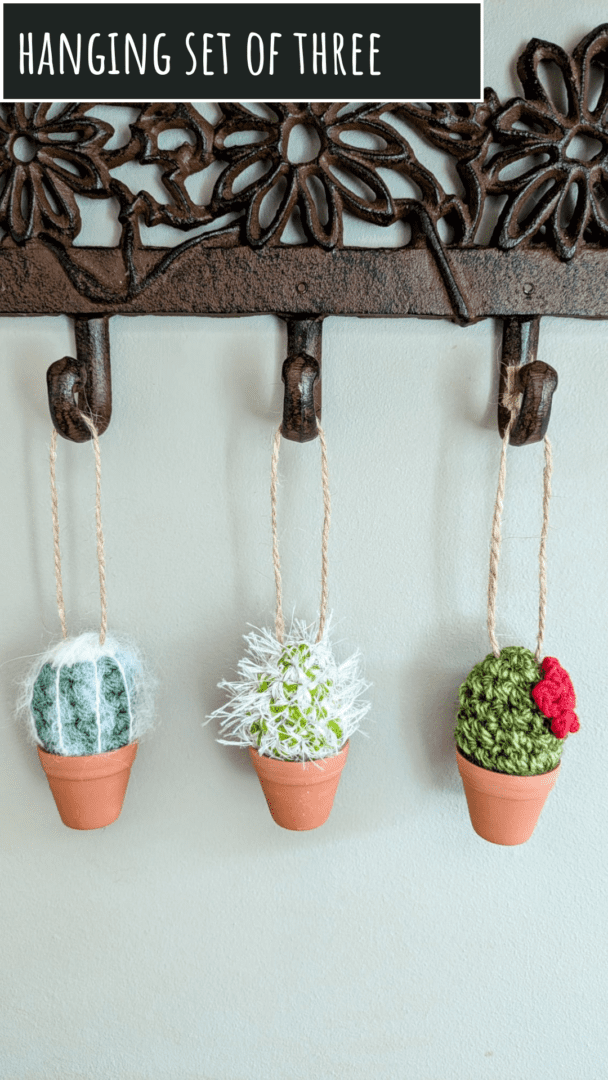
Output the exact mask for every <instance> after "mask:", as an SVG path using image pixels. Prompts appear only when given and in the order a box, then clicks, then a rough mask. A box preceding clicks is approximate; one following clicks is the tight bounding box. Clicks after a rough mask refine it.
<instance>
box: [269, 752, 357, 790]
mask: <svg viewBox="0 0 608 1080" xmlns="http://www.w3.org/2000/svg"><path fill="white" fill-rule="evenodd" d="M348 746H349V743H348V741H347V742H345V744H344V746H343V747H342V749H341V750H340V751H339V752H338V753H337V754H329V755H328V756H327V757H324V758H316V759H315V761H283V760H282V759H281V758H272V757H266V755H265V754H260V753H258V750H257V747H255V746H249V747H248V750H249V755H250V757H251V761H252V763H253V766H254V768H255V770H256V772H257V773H258V774H261V775H263V776H264V778H265V779H268V780H270V781H274V782H275V783H279V784H306V785H308V786H310V784H321V783H324V782H325V781H327V779H328V777H329V776H331V775H333V774H334V773H336V772H340V771H341V769H342V768H343V766H344V763H345V761H346V758H347V755H348Z"/></svg>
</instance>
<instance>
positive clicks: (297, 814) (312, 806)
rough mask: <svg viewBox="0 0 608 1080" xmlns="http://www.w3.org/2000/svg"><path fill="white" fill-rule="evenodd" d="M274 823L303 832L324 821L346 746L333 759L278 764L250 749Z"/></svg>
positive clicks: (346, 749) (328, 813)
mask: <svg viewBox="0 0 608 1080" xmlns="http://www.w3.org/2000/svg"><path fill="white" fill-rule="evenodd" d="M249 754H250V757H251V761H252V763H253V766H254V768H255V771H256V772H257V774H258V779H259V781H260V784H261V785H262V790H263V792H264V795H265V796H266V802H267V803H268V809H269V810H270V813H271V815H272V818H273V820H274V821H275V822H276V823H277V825H280V826H281V828H282V829H291V830H293V831H294V832H305V831H307V830H309V829H318V828H319V826H320V825H323V823H324V822H325V821H327V819H328V817H329V815H330V813H331V808H332V806H333V802H334V796H335V794H336V791H337V789H338V784H339V782H340V775H341V773H342V769H343V768H344V765H345V762H346V758H347V755H348V743H346V745H345V746H344V748H343V749H342V750H341V751H340V753H339V754H334V755H333V756H332V757H328V758H321V759H320V760H319V761H317V762H316V763H315V762H312V761H306V762H302V761H280V760H279V759H278V758H268V757H262V756H260V754H258V752H257V750H256V749H255V748H254V747H252V746H250V747H249Z"/></svg>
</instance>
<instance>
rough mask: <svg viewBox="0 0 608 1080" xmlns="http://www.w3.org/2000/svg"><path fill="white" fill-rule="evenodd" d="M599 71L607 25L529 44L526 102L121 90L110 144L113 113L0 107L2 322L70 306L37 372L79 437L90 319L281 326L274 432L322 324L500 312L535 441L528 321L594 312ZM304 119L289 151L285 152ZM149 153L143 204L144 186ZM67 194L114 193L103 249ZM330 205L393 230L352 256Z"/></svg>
mask: <svg viewBox="0 0 608 1080" xmlns="http://www.w3.org/2000/svg"><path fill="white" fill-rule="evenodd" d="M543 63H549V64H551V65H552V67H553V72H554V78H553V79H552V83H551V85H552V90H548V89H547V87H546V85H545V79H544V76H542V70H543V69H542V65H543ZM607 65H608V24H604V25H602V26H600V27H598V28H597V29H595V30H593V31H592V32H591V33H590V34H588V35H587V36H586V37H585V38H584V39H583V40H582V41H581V42H580V43H579V44H578V45H577V46H576V48H575V49H574V50H573V52H572V54H568V53H566V52H565V51H564V50H563V49H562V48H561V47H560V46H558V45H554V44H552V43H550V42H546V41H540V40H537V39H534V40H533V41H531V42H530V43H529V45H528V46H527V48H526V49H525V50H524V52H523V53H522V55H521V57H520V58H519V62H518V66H517V71H518V75H519V78H520V80H521V84H522V88H523V94H522V96H521V97H517V98H513V99H511V100H509V101H507V102H506V103H505V104H501V102H500V101H499V99H498V97H497V95H496V94H495V93H494V91H493V90H491V89H487V90H486V92H485V100H484V101H483V102H482V103H480V104H462V103H458V104H449V103H434V104H430V105H425V104H402V103H395V102H372V103H366V104H364V105H361V104H359V105H354V104H344V103H342V104H341V103H318V102H311V103H290V102H283V103H279V104H277V103H273V104H272V105H267V106H256V105H248V106H245V105H240V104H225V103H223V104H221V105H219V107H218V112H217V119H216V120H215V121H214V122H211V120H209V119H208V118H206V117H205V116H203V115H202V114H201V113H200V112H199V111H197V110H196V109H195V108H194V107H193V106H192V105H190V104H187V103H169V104H167V103H160V104H159V103H156V104H155V103H138V104H137V105H136V106H135V105H134V104H133V103H132V102H129V103H128V104H127V105H126V106H125V107H126V108H128V109H131V110H133V109H135V115H134V117H133V119H132V122H131V124H130V126H129V131H128V135H127V137H126V138H125V139H124V140H123V142H122V144H121V145H117V143H119V142H120V140H119V139H118V140H117V138H116V131H115V124H113V123H112V122H111V121H110V120H108V119H107V117H108V114H109V115H110V116H111V115H112V111H113V110H114V109H115V108H117V106H115V105H112V106H110V105H105V106H101V105H100V104H99V103H97V104H95V103H69V104H67V105H65V104H64V105H63V106H59V105H57V104H56V103H51V104H49V103H46V104H44V103H43V104H38V105H29V104H19V103H15V104H10V105H5V106H3V107H2V110H1V117H0V226H1V227H2V228H3V229H4V230H5V236H4V239H3V241H2V245H1V247H0V314H5V315H52V314H68V315H71V316H73V317H74V319H75V321H76V347H77V358H76V359H75V360H73V359H70V358H64V359H63V360H61V361H59V362H58V363H57V364H54V365H53V366H52V368H51V371H50V373H49V393H50V399H51V411H52V414H53V419H54V422H55V423H56V425H57V427H58V430H59V431H60V432H61V433H62V434H63V435H65V436H66V437H67V438H71V439H74V440H76V441H83V440H85V439H87V438H88V437H89V432H88V429H86V428H85V426H84V425H83V424H82V421H81V420H79V418H78V415H77V413H78V407H84V408H86V409H88V411H89V412H90V413H91V414H92V415H94V416H96V417H97V418H98V421H99V423H100V426H101V427H105V426H107V423H108V422H109V417H110V408H111V391H110V366H109V338H108V318H109V316H111V315H115V314H120V315H148V314H155V315H182V314H187V315H218V316H222V315H223V316H230V315H256V314H268V313H274V314H276V315H278V316H279V317H280V318H282V319H284V320H286V322H287V326H288V354H289V355H288V358H287V360H286V362H285V364H284V368H283V379H284V382H285V387H286V399H285V412H284V420H283V432H284V434H285V435H286V436H287V437H288V438H294V439H297V440H301V441H306V440H307V439H310V438H314V437H315V434H316V417H317V416H318V415H319V412H320V382H321V378H320V376H321V332H322V322H323V319H324V318H325V316H327V315H357V316H361V317H363V318H373V317H398V318H403V317H407V316H414V317H420V318H445V319H451V320H452V321H453V322H455V323H458V324H461V325H467V324H469V323H472V322H475V321H477V320H479V319H485V318H489V317H498V318H501V319H502V320H503V368H504V367H505V366H506V365H515V366H520V365H524V366H523V370H522V372H521V373H520V387H519V388H520V389H521V390H522V391H523V400H522V409H521V415H520V419H519V421H518V422H517V423H516V424H515V426H514V428H513V431H512V434H511V441H512V442H513V443H515V444H518V445H522V444H523V443H525V442H530V441H534V440H537V439H539V438H541V437H542V434H543V431H544V428H546V423H547V421H548V416H549V411H550V402H551V394H552V391H553V389H554V388H555V385H556V383H557V376H556V374H555V372H554V371H553V369H551V368H549V366H548V365H546V364H541V363H540V362H539V361H537V360H536V348H537V343H538V329H539V322H540V318H541V316H543V315H552V316H575V317H580V318H590V319H605V318H608V252H607V248H608V76H607ZM116 116H117V117H119V116H120V114H118V113H117V114H116ZM302 127H303V128H305V129H306V130H307V134H308V140H309V144H310V145H311V146H312V147H313V149H312V150H311V153H310V155H309V160H307V161H301V160H295V156H294V154H292V153H291V150H290V137H291V135H292V132H293V131H294V129H296V128H302ZM413 132H415V133H416V134H417V135H419V136H422V137H423V139H424V140H426V141H427V142H428V143H430V144H431V145H432V146H434V147H435V148H437V149H439V150H440V151H442V152H443V153H444V154H445V155H446V160H449V161H450V162H451V163H452V164H453V165H454V166H455V170H456V174H457V176H458V180H459V185H460V190H459V191H458V192H450V191H446V190H445V189H444V187H443V186H442V184H441V183H440V182H439V180H438V179H437V177H436V176H435V175H434V174H433V172H432V171H431V170H430V169H429V168H427V166H426V165H424V164H423V162H422V161H421V160H420V159H419V156H418V155H417V153H416V152H415V150H414V148H413V146H412V145H411V140H412V134H411V133H413ZM169 133H171V137H172V140H173V141H172V143H171V139H170V138H168V136H169ZM176 133H177V135H178V137H177V138H176ZM171 145H173V149H172V148H170V146H171ZM124 166H128V167H129V169H128V170H127V171H128V179H127V173H125V170H124V168H123V167H124ZM132 166H138V167H139V172H140V174H141V186H139V182H136V183H132V182H131V178H132V177H133V176H134V175H135V174H136V172H137V170H135V172H134V170H133V168H132ZM150 166H153V167H154V168H155V170H156V176H157V178H158V179H159V180H160V185H161V186H160V191H162V192H163V195H162V197H159V189H156V191H157V194H156V195H154V194H152V193H151V192H150V191H148V190H147V188H146V176H147V175H149V174H148V173H146V168H147V167H150ZM206 177H213V182H212V183H210V185H209V193H208V196H205V197H203V196H200V197H199V198H197V197H196V195H195V194H193V192H195V191H196V188H197V184H198V183H199V181H204V180H205V178H206ZM198 190H199V192H200V191H201V190H202V188H200V187H199V189H198ZM83 199H84V200H86V199H97V200H113V203H112V205H113V206H114V207H115V208H116V220H117V223H118V227H119V231H120V239H119V241H118V243H117V245H116V246H115V247H102V248H99V247H98V248H92V247H84V246H79V244H78V236H79V233H80V231H81V217H80V206H79V201H81V200H83ZM348 215H354V216H355V217H357V218H360V219H362V220H363V221H366V222H369V223H371V224H373V225H376V226H384V227H388V226H391V225H397V224H398V223H399V222H401V223H402V224H403V225H404V226H408V227H409V229H410V230H411V238H408V240H407V242H404V246H402V247H399V248H387V247H384V248H355V247H349V246H348V245H347V244H345V242H344V225H345V221H346V220H348ZM488 220H491V221H492V223H493V229H492V233H491V238H490V241H489V244H487V245H486V246H483V245H482V244H481V242H480V233H481V231H482V230H483V228H484V223H487V221H488ZM158 225H169V226H171V227H173V228H174V229H177V230H180V231H181V232H182V233H183V234H184V237H185V238H184V240H183V241H182V242H181V243H178V244H177V246H176V247H172V248H161V247H150V246H146V245H145V244H144V243H143V242H142V228H143V227H145V228H146V229H151V230H153V229H154V227H155V226H158ZM290 229H291V230H292V233H291V235H288V232H286V230H290ZM294 231H295V232H294ZM188 234H190V235H188ZM298 239H299V240H300V242H297V241H298ZM288 240H289V241H290V242H288ZM503 375H504V372H503ZM499 419H500V424H501V425H504V421H505V418H504V414H502V413H501V415H500V418H499Z"/></svg>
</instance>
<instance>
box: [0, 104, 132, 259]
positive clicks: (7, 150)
mask: <svg viewBox="0 0 608 1080" xmlns="http://www.w3.org/2000/svg"><path fill="white" fill-rule="evenodd" d="M86 109H87V106H86V105H82V104H76V103H72V104H69V105H66V106H65V107H64V108H63V110H62V111H61V112H60V113H59V114H56V113H54V112H51V110H52V104H51V103H48V102H47V103H41V104H38V105H36V106H35V107H33V108H32V109H31V110H30V109H28V106H27V105H26V104H24V103H15V104H13V105H9V106H8V107H6V109H5V115H4V116H0V183H1V184H2V195H1V197H0V225H1V226H2V227H3V228H4V229H6V231H7V233H8V235H9V236H10V237H11V238H12V239H13V240H16V241H17V242H19V243H21V242H23V241H25V240H30V239H31V238H32V237H34V236H37V235H39V234H40V233H41V232H43V231H50V232H53V233H55V234H57V235H61V236H63V237H65V238H66V239H68V240H72V239H73V238H74V237H75V236H77V235H78V233H79V231H80V227H81V220H80V213H79V210H78V206H77V203H76V200H75V198H74V196H75V195H76V194H78V195H87V196H89V197H90V198H100V197H101V198H108V196H109V195H110V187H111V177H110V174H109V171H108V168H107V165H106V164H105V161H104V159H103V153H102V152H103V147H104V145H105V143H106V142H107V141H108V139H109V138H110V136H111V135H112V134H113V129H112V127H111V126H110V124H107V123H104V121H103V120H98V119H95V117H93V116H90V115H88V113H86V111H85V110H86ZM49 114H50V115H49Z"/></svg>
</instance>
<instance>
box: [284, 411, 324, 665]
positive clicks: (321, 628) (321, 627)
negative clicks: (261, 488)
mask: <svg viewBox="0 0 608 1080" xmlns="http://www.w3.org/2000/svg"><path fill="white" fill-rule="evenodd" d="M317 430H318V432H319V442H320V443H321V481H322V484H323V532H322V536H321V605H320V609H319V631H318V633H317V641H320V640H321V638H322V637H323V631H324V629H325V622H326V620H327V603H328V597H329V585H328V581H329V574H328V570H329V560H328V554H327V550H328V540H329V526H330V523H331V497H330V493H329V470H328V467H327V443H326V441H325V432H324V431H323V429H322V428H321V427H320V426H319V425H317ZM281 437H282V436H281V428H280V427H278V428H277V431H276V434H275V437H274V442H273V446H272V458H271V465H270V504H271V521H272V562H273V566H274V580H275V586H276V593H277V606H276V615H275V621H274V626H275V634H276V637H277V641H278V642H279V643H280V644H281V645H282V644H283V641H284V638H285V619H284V616H283V582H282V577H281V561H280V557H279V537H278V527H277V484H278V466H279V449H280V446H281Z"/></svg>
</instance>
